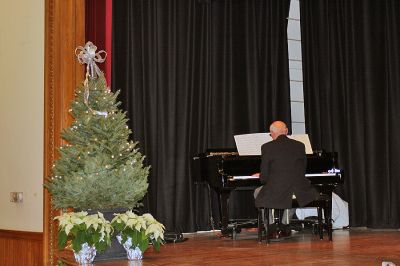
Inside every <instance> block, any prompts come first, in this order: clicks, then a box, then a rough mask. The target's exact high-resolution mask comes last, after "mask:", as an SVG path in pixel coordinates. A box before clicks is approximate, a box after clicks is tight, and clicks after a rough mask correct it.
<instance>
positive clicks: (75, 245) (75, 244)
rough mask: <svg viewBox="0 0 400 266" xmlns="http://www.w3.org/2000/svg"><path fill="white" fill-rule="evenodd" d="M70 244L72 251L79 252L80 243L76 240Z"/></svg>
mask: <svg viewBox="0 0 400 266" xmlns="http://www.w3.org/2000/svg"><path fill="white" fill-rule="evenodd" d="M71 242H72V249H73V250H74V251H75V252H79V251H81V249H82V242H80V241H79V239H78V238H74V239H72V241H71Z"/></svg>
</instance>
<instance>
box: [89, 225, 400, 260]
mask: <svg viewBox="0 0 400 266" xmlns="http://www.w3.org/2000/svg"><path fill="white" fill-rule="evenodd" d="M185 237H186V238H188V239H187V241H185V242H182V243H175V244H165V245H164V246H162V247H161V251H160V252H159V253H156V252H154V251H153V250H152V249H151V248H150V249H149V250H148V251H147V252H146V253H145V256H144V259H143V261H142V262H141V263H129V262H128V261H127V260H120V261H112V262H111V261H108V262H97V263H95V265H102V266H106V265H107V266H111V265H113V266H125V265H129V266H138V265H142V266H149V265H341V266H345V265H385V266H386V265H400V230H370V229H365V228H354V229H353V228H352V229H346V230H335V231H334V232H333V242H329V241H328V240H327V239H326V236H324V237H325V238H324V240H319V238H318V236H317V235H314V234H312V233H311V232H307V231H304V232H295V233H294V234H293V235H292V237H291V238H290V239H286V240H283V241H280V242H271V243H270V244H269V245H266V244H265V242H263V243H262V244H260V243H258V241H257V232H256V231H255V230H248V231H242V232H241V233H240V234H238V236H237V238H236V240H232V239H230V238H220V237H218V232H215V233H214V232H207V233H194V234H185ZM382 262H392V263H393V264H382Z"/></svg>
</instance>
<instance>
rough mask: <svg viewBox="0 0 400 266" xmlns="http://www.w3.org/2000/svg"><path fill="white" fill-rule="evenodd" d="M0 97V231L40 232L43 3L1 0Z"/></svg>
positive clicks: (41, 1) (26, 0)
mask: <svg viewBox="0 0 400 266" xmlns="http://www.w3.org/2000/svg"><path fill="white" fill-rule="evenodd" d="M0 95H1V96H0V118H1V119H0V229H7V230H21V231H32V232H42V231H43V189H42V183H43V124H44V118H43V117H44V115H43V112H44V111H43V106H44V102H43V98H44V0H34V1H32V0H25V1H24V0H17V1H16V0H2V1H1V8H0ZM13 191H17V192H23V197H24V199H23V203H13V202H10V192H13Z"/></svg>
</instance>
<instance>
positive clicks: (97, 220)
mask: <svg viewBox="0 0 400 266" xmlns="http://www.w3.org/2000/svg"><path fill="white" fill-rule="evenodd" d="M54 219H55V220H58V221H59V225H58V248H59V249H63V248H65V247H66V246H67V245H68V242H69V241H70V242H71V248H72V250H73V251H74V252H76V253H77V252H79V251H80V250H81V249H82V244H84V243H87V244H88V245H89V246H95V247H96V250H97V251H99V252H101V251H104V250H105V249H106V248H107V247H108V246H110V245H111V235H112V233H113V228H112V226H111V223H110V222H109V221H107V220H106V219H105V218H104V216H103V214H102V213H100V212H98V213H97V214H92V215H88V213H87V212H85V211H82V212H64V213H63V214H62V215H60V216H57V217H55V218H54Z"/></svg>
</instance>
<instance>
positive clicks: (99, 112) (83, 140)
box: [45, 71, 149, 209]
mask: <svg viewBox="0 0 400 266" xmlns="http://www.w3.org/2000/svg"><path fill="white" fill-rule="evenodd" d="M87 72H89V71H87ZM118 93H119V92H117V93H112V92H111V91H109V90H108V88H107V85H106V81H105V78H104V75H103V73H101V72H100V73H99V74H98V75H92V76H90V75H88V73H87V77H86V80H85V82H83V83H82V84H81V85H80V86H79V87H78V88H77V89H76V91H75V100H74V101H73V102H72V103H71V109H70V113H71V115H72V116H73V118H74V121H73V123H72V125H71V126H70V127H68V128H66V129H64V130H63V132H62V135H61V136H62V138H63V139H64V140H66V141H67V142H68V144H66V145H63V146H61V147H60V148H59V152H60V157H59V159H58V160H57V161H56V162H55V164H54V166H53V171H52V176H51V177H50V178H48V181H47V182H46V184H45V187H46V188H47V189H48V190H49V192H50V193H51V194H52V196H53V201H52V202H53V206H54V208H71V207H72V208H74V209H105V208H128V209H132V208H135V207H138V206H139V205H140V200H141V199H142V198H143V197H144V195H145V194H146V192H147V188H148V183H147V177H148V174H149V167H148V166H147V167H145V166H144V165H143V160H144V156H143V155H142V154H141V153H140V152H139V150H138V148H137V142H133V141H130V140H129V135H130V134H131V133H132V132H131V130H130V129H129V128H128V126H127V125H126V123H127V121H128V119H127V117H126V113H125V112H123V111H122V110H120V109H118V106H119V105H120V102H118V101H117V96H118Z"/></svg>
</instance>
